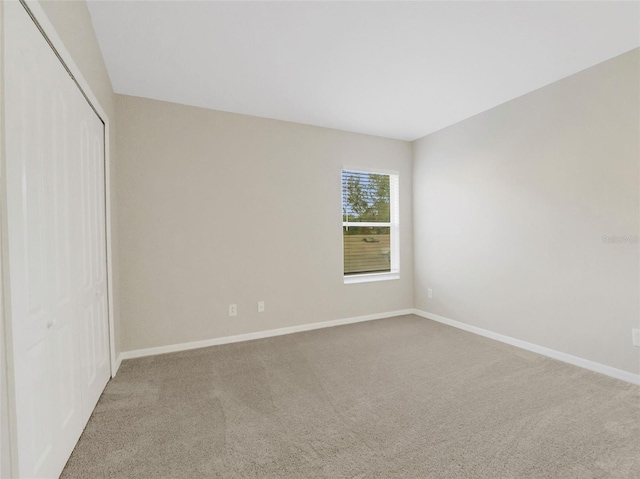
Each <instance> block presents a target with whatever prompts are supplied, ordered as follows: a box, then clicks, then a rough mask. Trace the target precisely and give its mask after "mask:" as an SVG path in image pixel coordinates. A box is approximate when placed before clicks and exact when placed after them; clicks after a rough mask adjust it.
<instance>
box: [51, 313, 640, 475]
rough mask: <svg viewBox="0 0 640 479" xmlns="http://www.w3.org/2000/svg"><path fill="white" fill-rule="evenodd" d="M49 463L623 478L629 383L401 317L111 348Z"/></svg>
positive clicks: (628, 441)
mask: <svg viewBox="0 0 640 479" xmlns="http://www.w3.org/2000/svg"><path fill="white" fill-rule="evenodd" d="M62 477H63V478H65V479H71V478H82V479H87V478H90V479H100V478H136V479H137V478H145V479H146V478H149V479H169V478H171V479H178V478H179V479H183V478H184V479H199V478H296V479H303V478H492V479H495V478H561V479H571V478H638V477H640V387H638V386H634V385H631V384H627V383H625V382H622V381H618V380H615V379H611V378H608V377H606V376H602V375H599V374H596V373H592V372H589V371H586V370H583V369H580V368H577V367H574V366H570V365H567V364H564V363H561V362H558V361H555V360H552V359H548V358H545V357H543V356H539V355H536V354H533V353H529V352H526V351H523V350H520V349H517V348H514V347H511V346H507V345H504V344H502V343H499V342H495V341H492V340H489V339H486V338H482V337H480V336H476V335H473V334H470V333H466V332H464V331H460V330H457V329H454V328H451V327H448V326H444V325H441V324H439V323H435V322H433V321H429V320H426V319H423V318H419V317H417V316H411V315H410V316H401V317H397V318H390V319H383V320H378V321H369V322H366V323H358V324H352V325H347V326H340V327H334V328H328V329H322V330H316V331H310V332H304V333H297V334H292V335H288V336H280V337H274V338H269V339H261V340H256V341H249V342H244V343H236V344H229V345H224V346H214V347H210V348H204V349H199V350H193V351H186V352H180V353H173V354H165V355H160V356H154V357H148V358H141V359H132V360H128V361H125V362H123V364H122V366H121V368H120V371H119V372H118V375H117V376H116V378H115V379H114V380H112V381H111V382H109V384H108V385H107V388H106V390H105V391H104V394H103V395H102V397H101V399H100V401H99V403H98V405H97V407H96V409H95V411H94V413H93V416H92V417H91V419H90V421H89V423H88V425H87V427H86V429H85V431H84V434H83V435H82V437H81V439H80V441H79V443H78V445H77V447H76V449H75V451H74V452H73V454H72V456H71V458H70V459H69V462H68V464H67V466H66V468H65V470H64V472H63V474H62Z"/></svg>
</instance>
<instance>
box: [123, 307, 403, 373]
mask: <svg viewBox="0 0 640 479" xmlns="http://www.w3.org/2000/svg"><path fill="white" fill-rule="evenodd" d="M413 313H414V310H413V309H402V310H400V311H389V312H387V313H378V314H368V315H366V316H357V317H355V318H344V319H336V320H333V321H323V322H320V323H310V324H301V325H299V326H290V327H287V328H279V329H268V330H266V331H258V332H255V333H246V334H238V335H236V336H225V337H222V338H212V339H204V340H202V341H192V342H189V343H180V344H170V345H167V346H159V347H155V348H146V349H136V350H133V351H123V352H122V353H120V355H119V356H118V361H117V367H116V371H117V369H118V367H120V363H121V362H122V360H124V359H133V358H142V357H144V356H154V355H156V354H166V353H175V352H178V351H187V350H189V349H198V348H206V347H209V346H218V345H220V344H230V343H239V342H242V341H252V340H254V339H262V338H271V337H273V336H283V335H285V334H292V333H300V332H302V331H311V330H314V329H322V328H331V327H333V326H342V325H344V324H353V323H361V322H363V321H373V320H376V319H384V318H392V317H394V316H402V315H405V314H413Z"/></svg>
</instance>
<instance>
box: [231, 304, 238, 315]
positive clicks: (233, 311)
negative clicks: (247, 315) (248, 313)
mask: <svg viewBox="0 0 640 479" xmlns="http://www.w3.org/2000/svg"><path fill="white" fill-rule="evenodd" d="M229 316H238V305H237V304H230V305H229Z"/></svg>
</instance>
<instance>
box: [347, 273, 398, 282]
mask: <svg viewBox="0 0 640 479" xmlns="http://www.w3.org/2000/svg"><path fill="white" fill-rule="evenodd" d="M394 279H400V273H371V274H353V275H349V276H345V277H344V284H355V283H371V282H373V281H390V280H394Z"/></svg>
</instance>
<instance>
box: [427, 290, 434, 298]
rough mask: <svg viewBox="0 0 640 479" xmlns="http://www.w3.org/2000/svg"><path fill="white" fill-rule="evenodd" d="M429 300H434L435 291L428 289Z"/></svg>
mask: <svg viewBox="0 0 640 479" xmlns="http://www.w3.org/2000/svg"><path fill="white" fill-rule="evenodd" d="M427 298H429V299H433V290H432V289H431V288H428V289H427Z"/></svg>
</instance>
